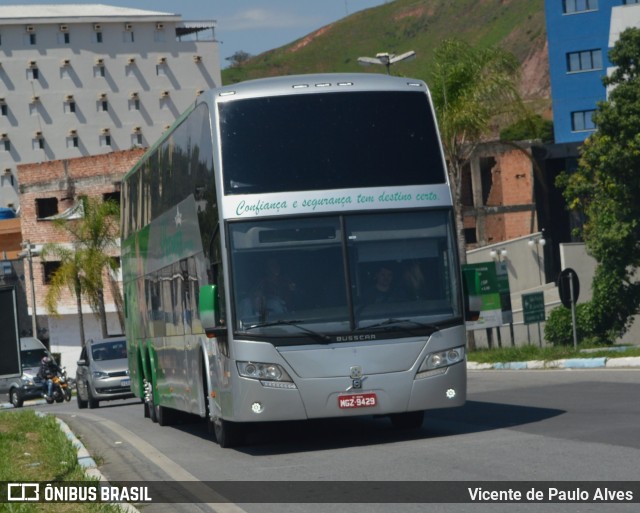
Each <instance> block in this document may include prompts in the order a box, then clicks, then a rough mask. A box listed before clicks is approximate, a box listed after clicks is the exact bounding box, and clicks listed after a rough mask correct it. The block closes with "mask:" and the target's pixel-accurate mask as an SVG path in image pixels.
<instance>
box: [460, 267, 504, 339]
mask: <svg viewBox="0 0 640 513" xmlns="http://www.w3.org/2000/svg"><path fill="white" fill-rule="evenodd" d="M462 276H463V285H464V291H465V292H464V299H465V324H466V328H467V331H468V330H478V329H483V328H494V327H496V326H501V325H502V310H501V307H500V288H499V285H498V277H497V276H496V264H495V262H482V263H477V264H465V265H463V266H462Z"/></svg>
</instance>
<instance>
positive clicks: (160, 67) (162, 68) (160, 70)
mask: <svg viewBox="0 0 640 513" xmlns="http://www.w3.org/2000/svg"><path fill="white" fill-rule="evenodd" d="M156 75H157V76H159V77H166V76H167V65H166V64H157V65H156Z"/></svg>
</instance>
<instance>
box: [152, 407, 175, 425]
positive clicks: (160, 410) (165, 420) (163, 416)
mask: <svg viewBox="0 0 640 513" xmlns="http://www.w3.org/2000/svg"><path fill="white" fill-rule="evenodd" d="M156 419H158V424H159V425H160V426H170V425H171V424H173V423H174V421H175V411H174V410H172V409H171V408H167V407H166V406H157V407H156Z"/></svg>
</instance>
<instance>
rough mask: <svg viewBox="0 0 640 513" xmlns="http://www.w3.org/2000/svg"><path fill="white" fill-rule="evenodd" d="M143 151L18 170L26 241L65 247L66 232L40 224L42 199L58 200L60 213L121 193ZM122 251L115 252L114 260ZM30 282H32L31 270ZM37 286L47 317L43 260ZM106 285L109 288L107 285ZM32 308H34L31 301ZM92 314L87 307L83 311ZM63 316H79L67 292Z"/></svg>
mask: <svg viewBox="0 0 640 513" xmlns="http://www.w3.org/2000/svg"><path fill="white" fill-rule="evenodd" d="M144 151H145V150H143V149H131V150H126V151H119V152H113V153H107V154H104V155H96V156H90V157H81V158H74V159H66V160H56V161H51V162H43V163H38V164H22V165H19V166H18V176H19V180H20V209H21V221H22V238H23V240H29V241H30V242H31V243H32V244H36V245H37V246H38V247H40V245H42V244H47V243H55V244H64V243H65V242H70V238H69V236H68V235H67V234H66V232H64V231H62V230H60V229H57V228H56V227H55V226H54V224H53V223H52V222H51V221H46V220H38V218H37V207H36V203H37V201H36V200H38V199H41V198H56V199H57V200H58V213H62V212H63V211H65V210H66V209H67V208H70V207H72V206H73V205H74V204H75V203H76V201H77V199H78V197H79V196H89V197H95V198H100V199H102V197H103V194H105V193H113V192H116V191H117V190H119V182H120V181H121V180H122V177H123V176H124V175H125V173H127V172H128V171H129V169H131V167H133V165H134V164H135V163H136V162H137V161H138V159H139V158H140V157H141V156H142V155H143V153H144ZM117 255H118V250H117V249H116V250H114V256H117ZM25 275H26V276H25V278H26V280H29V279H30V276H29V270H28V268H27V269H25ZM33 275H34V286H35V290H36V304H37V310H38V313H39V314H45V313H46V310H45V304H44V297H45V295H46V292H47V286H46V285H45V284H44V269H43V266H42V260H41V259H40V257H35V258H34V259H33ZM27 283H28V282H27ZM106 283H107V282H106V281H105V285H106ZM104 295H105V302H106V304H107V308H108V309H111V310H112V309H113V298H112V295H111V292H110V290H108V287H106V288H105V290H104ZM29 306H30V307H31V304H30V300H29ZM85 310H86V311H87V312H89V308H88V307H87V306H86V305H85V307H84V308H83V311H85ZM58 311H59V312H61V313H65V312H71V311H73V312H75V311H76V299H75V297H74V296H73V295H72V294H71V292H70V291H68V290H64V291H63V294H62V296H61V298H60V301H59V303H58Z"/></svg>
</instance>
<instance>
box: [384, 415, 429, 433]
mask: <svg viewBox="0 0 640 513" xmlns="http://www.w3.org/2000/svg"><path fill="white" fill-rule="evenodd" d="M389 418H390V419H391V424H393V427H394V428H396V429H420V428H421V427H422V423H423V422H424V412H423V411H408V412H406V413H394V414H393V415H389Z"/></svg>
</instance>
